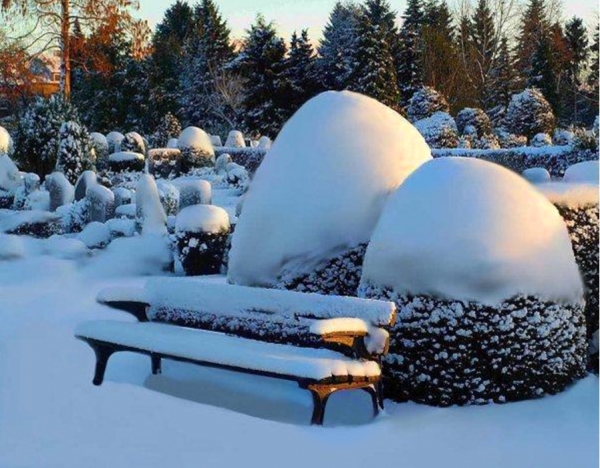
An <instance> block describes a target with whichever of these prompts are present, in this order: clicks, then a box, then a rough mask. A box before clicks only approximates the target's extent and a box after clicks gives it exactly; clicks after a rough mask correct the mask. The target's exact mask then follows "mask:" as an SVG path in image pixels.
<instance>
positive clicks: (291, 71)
mask: <svg viewBox="0 0 600 468" xmlns="http://www.w3.org/2000/svg"><path fill="white" fill-rule="evenodd" d="M283 76H284V80H285V85H286V86H287V92H286V94H287V97H288V106H287V108H286V109H285V114H286V117H289V116H291V115H292V114H293V113H294V112H296V110H298V109H299V108H300V106H302V104H304V103H305V102H306V101H308V100H309V99H310V98H311V97H313V96H315V95H316V94H317V93H318V92H319V91H320V89H321V87H320V83H319V78H318V75H317V65H316V56H315V51H314V49H313V47H312V45H311V43H310V39H309V38H308V31H307V30H306V29H304V30H303V31H302V32H301V33H300V36H298V34H297V33H296V32H295V31H294V33H293V34H292V40H291V42H290V51H289V54H288V57H287V59H286V63H285V70H284V73H283Z"/></svg>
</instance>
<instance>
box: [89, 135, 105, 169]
mask: <svg viewBox="0 0 600 468" xmlns="http://www.w3.org/2000/svg"><path fill="white" fill-rule="evenodd" d="M90 145H91V146H92V148H93V150H94V155H95V161H94V165H95V166H96V170H98V171H104V170H106V169H108V141H107V140H106V137H105V136H104V135H102V133H98V132H91V133H90Z"/></svg>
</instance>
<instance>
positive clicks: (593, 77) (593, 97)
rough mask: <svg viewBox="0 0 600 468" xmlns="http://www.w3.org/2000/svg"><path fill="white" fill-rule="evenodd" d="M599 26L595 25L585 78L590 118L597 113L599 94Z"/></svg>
mask: <svg viewBox="0 0 600 468" xmlns="http://www.w3.org/2000/svg"><path fill="white" fill-rule="evenodd" d="M599 33H600V27H598V26H596V32H595V33H594V43H593V44H592V53H591V62H592V63H591V66H590V74H589V76H588V79H587V84H588V86H589V88H590V91H589V97H588V101H589V102H588V107H589V109H590V112H589V114H590V116H591V118H592V120H593V119H594V117H595V116H597V115H598V105H599V104H598V95H599V85H598V63H599V62H600V57H599V55H600V34H599Z"/></svg>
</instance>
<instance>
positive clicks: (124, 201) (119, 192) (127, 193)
mask: <svg viewBox="0 0 600 468" xmlns="http://www.w3.org/2000/svg"><path fill="white" fill-rule="evenodd" d="M112 191H113V193H114V195H115V207H116V208H118V207H119V206H121V205H128V204H129V203H131V202H132V201H133V194H132V192H131V190H129V189H126V188H125V187H115V188H113V189H112Z"/></svg>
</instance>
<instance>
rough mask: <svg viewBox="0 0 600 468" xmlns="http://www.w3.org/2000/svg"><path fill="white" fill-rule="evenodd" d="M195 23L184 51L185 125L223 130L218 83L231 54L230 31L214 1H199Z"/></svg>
mask: <svg viewBox="0 0 600 468" xmlns="http://www.w3.org/2000/svg"><path fill="white" fill-rule="evenodd" d="M195 21H196V25H195V28H194V30H193V33H192V35H191V36H190V38H189V39H188V41H187V44H186V47H185V53H184V60H185V62H186V65H185V67H184V70H183V73H182V77H181V87H182V94H181V99H180V104H181V106H182V108H183V116H184V120H185V122H186V124H187V125H194V126H198V127H201V128H204V129H206V130H207V131H212V132H213V133H222V132H223V131H225V130H227V129H229V126H230V119H226V120H227V121H224V115H225V114H226V110H225V109H224V106H225V103H224V102H222V101H221V100H220V99H219V92H218V89H217V83H218V81H219V80H220V76H221V74H222V73H223V69H224V67H225V65H226V63H228V62H229V61H230V60H231V59H232V58H233V56H234V53H233V47H232V45H231V40H230V30H229V28H228V26H227V22H226V21H225V20H224V19H223V18H222V16H221V14H220V13H219V10H218V8H217V6H216V5H215V3H214V1H213V0H202V2H201V3H200V4H199V5H197V6H196V9H195Z"/></svg>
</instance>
